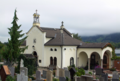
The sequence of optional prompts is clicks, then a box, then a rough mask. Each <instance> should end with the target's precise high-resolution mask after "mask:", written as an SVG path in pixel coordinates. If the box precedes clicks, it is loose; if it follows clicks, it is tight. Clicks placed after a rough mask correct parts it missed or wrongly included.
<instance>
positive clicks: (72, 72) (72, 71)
mask: <svg viewBox="0 0 120 81" xmlns="http://www.w3.org/2000/svg"><path fill="white" fill-rule="evenodd" d="M69 71H70V76H71V79H72V80H73V77H74V74H75V73H76V72H77V71H76V69H75V68H73V67H72V68H70V70H69Z"/></svg>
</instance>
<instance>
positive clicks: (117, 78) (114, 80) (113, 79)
mask: <svg viewBox="0 0 120 81" xmlns="http://www.w3.org/2000/svg"><path fill="white" fill-rule="evenodd" d="M112 81H119V75H118V73H117V72H113V77H112Z"/></svg>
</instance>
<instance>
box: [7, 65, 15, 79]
mask: <svg viewBox="0 0 120 81" xmlns="http://www.w3.org/2000/svg"><path fill="white" fill-rule="evenodd" d="M8 68H9V70H10V73H11V76H12V77H14V74H15V68H14V67H12V66H10V67H8Z"/></svg>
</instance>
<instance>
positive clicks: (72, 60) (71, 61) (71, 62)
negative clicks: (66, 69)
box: [70, 57, 74, 66]
mask: <svg viewBox="0 0 120 81" xmlns="http://www.w3.org/2000/svg"><path fill="white" fill-rule="evenodd" d="M71 65H74V58H73V57H71V58H70V66H71Z"/></svg>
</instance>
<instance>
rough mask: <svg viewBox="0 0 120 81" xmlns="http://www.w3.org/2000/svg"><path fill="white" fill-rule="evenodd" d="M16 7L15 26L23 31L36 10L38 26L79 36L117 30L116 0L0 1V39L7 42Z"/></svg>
mask: <svg viewBox="0 0 120 81" xmlns="http://www.w3.org/2000/svg"><path fill="white" fill-rule="evenodd" d="M15 9H17V16H18V18H19V21H18V25H20V24H21V25H22V26H21V29H22V30H23V33H26V32H27V31H28V30H29V29H30V28H31V27H32V24H33V14H34V13H35V11H36V9H37V10H38V11H37V13H39V14H40V26H41V27H52V28H60V26H61V21H64V26H65V28H66V29H67V30H68V31H70V32H71V33H79V35H80V36H93V35H99V34H110V33H116V32H120V0H0V41H2V42H7V40H8V38H9V34H8V29H7V28H10V27H11V26H12V24H11V22H12V20H13V16H14V11H15Z"/></svg>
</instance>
